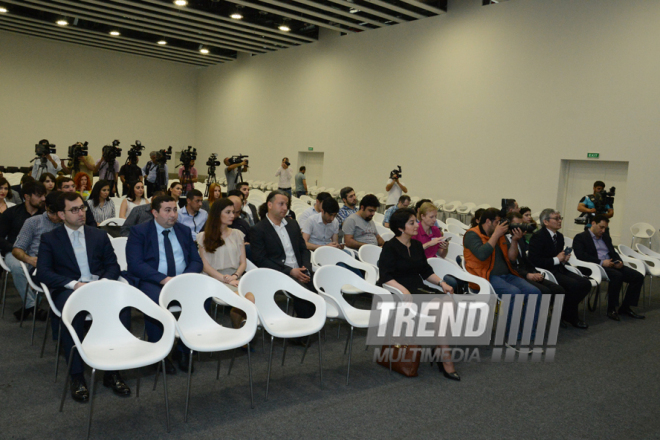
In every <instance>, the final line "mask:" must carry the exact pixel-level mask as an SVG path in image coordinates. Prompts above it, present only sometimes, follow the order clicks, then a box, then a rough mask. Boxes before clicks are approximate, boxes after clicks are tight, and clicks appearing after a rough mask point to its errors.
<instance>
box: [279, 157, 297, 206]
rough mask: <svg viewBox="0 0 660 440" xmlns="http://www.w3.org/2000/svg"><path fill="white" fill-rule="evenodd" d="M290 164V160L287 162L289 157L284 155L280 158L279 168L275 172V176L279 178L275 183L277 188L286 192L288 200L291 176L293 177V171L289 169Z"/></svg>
mask: <svg viewBox="0 0 660 440" xmlns="http://www.w3.org/2000/svg"><path fill="white" fill-rule="evenodd" d="M290 166H291V162H289V158H288V157H285V158H283V159H282V164H281V165H280V167H279V169H278V170H277V171H276V172H275V177H279V178H280V180H279V181H278V183H277V189H279V190H280V191H284V192H285V193H287V194H288V195H289V200H291V178H292V177H293V173H292V172H291V170H290V169H289V167H290Z"/></svg>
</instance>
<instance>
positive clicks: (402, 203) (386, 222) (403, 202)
mask: <svg viewBox="0 0 660 440" xmlns="http://www.w3.org/2000/svg"><path fill="white" fill-rule="evenodd" d="M409 205H410V196H405V195H404V196H401V197H399V201H398V203H397V204H396V205H394V206H390V207H389V208H388V209H387V211H385V217H384V218H383V226H385V227H386V228H389V227H390V217H392V214H394V212H395V211H396V210H397V209H401V208H407V207H408V206H409Z"/></svg>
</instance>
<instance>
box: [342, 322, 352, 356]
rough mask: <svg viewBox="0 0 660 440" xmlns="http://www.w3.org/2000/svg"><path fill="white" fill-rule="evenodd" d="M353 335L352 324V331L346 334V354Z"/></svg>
mask: <svg viewBox="0 0 660 440" xmlns="http://www.w3.org/2000/svg"><path fill="white" fill-rule="evenodd" d="M352 337H353V326H351V331H350V332H348V334H347V335H346V344H345V345H344V354H346V350H347V349H348V341H349V339H351V338H352Z"/></svg>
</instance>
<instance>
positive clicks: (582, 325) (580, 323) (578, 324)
mask: <svg viewBox="0 0 660 440" xmlns="http://www.w3.org/2000/svg"><path fill="white" fill-rule="evenodd" d="M570 324H571V325H572V326H573V327H575V328H579V329H582V330H586V329H588V328H589V326H588V325H587V324H586V323H585V322H584V321H580V320H579V319H576V320H575V321H573V322H571V323H570Z"/></svg>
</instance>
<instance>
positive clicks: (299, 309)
mask: <svg viewBox="0 0 660 440" xmlns="http://www.w3.org/2000/svg"><path fill="white" fill-rule="evenodd" d="M307 270H308V273H309V275H310V278H312V279H310V280H309V283H307V284H302V283H300V282H299V284H300V285H301V286H303V287H304V288H305V289H307V290H309V291H311V292H314V293H316V288H315V287H314V283H313V279H314V278H313V277H314V273H313V272H312V270H311V268H309V267H308V268H307ZM289 296H290V297H292V299H293V310H294V311H295V312H296V316H297V317H298V318H311V317H312V316H313V315H314V312H315V311H316V306H315V305H314V304H313V303H311V302H309V301H305V300H304V299H300V298H296V297H295V296H294V295H289Z"/></svg>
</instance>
